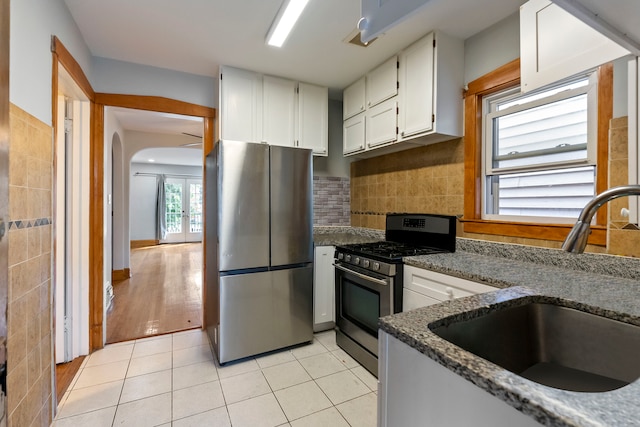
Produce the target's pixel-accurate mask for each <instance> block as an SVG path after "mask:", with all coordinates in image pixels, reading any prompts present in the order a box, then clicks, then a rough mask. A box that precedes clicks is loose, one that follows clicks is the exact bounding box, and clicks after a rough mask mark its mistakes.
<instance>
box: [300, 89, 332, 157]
mask: <svg viewBox="0 0 640 427" xmlns="http://www.w3.org/2000/svg"><path fill="white" fill-rule="evenodd" d="M297 133H298V139H297V144H296V145H297V146H298V147H302V148H311V149H312V150H313V154H314V155H320V156H326V155H328V146H329V138H328V133H329V90H328V89H327V88H326V87H321V86H315V85H310V84H307V83H299V84H298V132H297Z"/></svg>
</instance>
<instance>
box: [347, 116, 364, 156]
mask: <svg viewBox="0 0 640 427" xmlns="http://www.w3.org/2000/svg"><path fill="white" fill-rule="evenodd" d="M365 122H366V114H365V113H360V114H357V115H355V116H353V117H351V118H349V119H347V120H345V121H344V126H343V134H342V142H343V153H344V155H345V156H346V155H350V154H354V153H359V152H361V151H364V146H365Z"/></svg>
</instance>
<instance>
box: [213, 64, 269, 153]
mask: <svg viewBox="0 0 640 427" xmlns="http://www.w3.org/2000/svg"><path fill="white" fill-rule="evenodd" d="M220 121H221V124H220V138H221V139H227V140H233V141H245V142H260V141H261V139H262V75H260V74H257V73H253V72H251V71H246V70H240V69H238V68H231V67H223V68H222V71H221V72H220Z"/></svg>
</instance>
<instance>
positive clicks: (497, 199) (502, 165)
mask: <svg viewBox="0 0 640 427" xmlns="http://www.w3.org/2000/svg"><path fill="white" fill-rule="evenodd" d="M483 104H484V106H483V116H484V117H483V146H484V150H483V153H484V162H483V175H484V180H483V184H484V185H483V193H484V197H483V202H484V203H483V208H484V209H483V218H487V219H499V220H512V221H513V220H515V221H532V222H573V221H575V219H576V218H577V217H578V215H579V213H580V210H581V209H582V207H583V206H584V205H585V204H586V203H587V202H588V201H589V200H590V199H591V198H592V197H593V195H594V194H595V172H596V149H597V144H596V142H597V126H596V125H597V75H596V73H591V74H590V75H585V76H581V77H578V78H574V79H572V80H570V81H567V82H563V83H561V84H557V85H554V86H552V87H547V88H544V89H542V90H538V91H536V92H534V93H527V94H524V95H523V94H521V93H520V90H519V88H518V87H516V88H511V89H507V90H504V91H500V92H498V93H496V94H492V95H491V96H487V97H486V98H485V99H484V100H483Z"/></svg>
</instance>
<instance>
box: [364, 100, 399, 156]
mask: <svg viewBox="0 0 640 427" xmlns="http://www.w3.org/2000/svg"><path fill="white" fill-rule="evenodd" d="M397 110H398V103H397V101H396V99H395V98H392V99H388V100H386V101H384V102H382V103H380V104H378V105H376V106H374V107H371V108H369V109H368V110H367V120H366V139H367V148H374V147H378V146H380V145H383V144H387V143H390V142H394V141H395V140H396V139H397V136H398V134H397V130H398V114H397Z"/></svg>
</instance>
